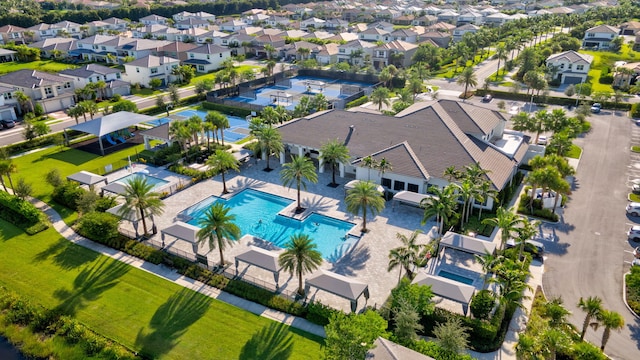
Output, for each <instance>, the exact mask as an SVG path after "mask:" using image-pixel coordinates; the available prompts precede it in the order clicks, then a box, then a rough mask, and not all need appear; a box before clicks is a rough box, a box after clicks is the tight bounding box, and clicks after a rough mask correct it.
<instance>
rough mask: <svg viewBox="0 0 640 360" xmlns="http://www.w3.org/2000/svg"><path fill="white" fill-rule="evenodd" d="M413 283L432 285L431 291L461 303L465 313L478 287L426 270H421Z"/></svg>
mask: <svg viewBox="0 0 640 360" xmlns="http://www.w3.org/2000/svg"><path fill="white" fill-rule="evenodd" d="M412 283H413V284H418V285H428V286H431V291H432V292H433V293H434V294H435V295H437V296H440V297H443V298H445V299H449V300H453V301H455V302H458V303H461V304H462V305H463V308H464V313H465V314H466V313H467V307H468V305H469V303H470V302H471V298H472V297H473V293H474V292H475V291H476V288H475V287H473V286H471V285H466V284H463V283H460V282H457V281H454V280H450V279H447V278H444V277H441V276H434V275H429V274H427V273H426V272H423V271H419V272H418V274H417V275H416V278H415V279H413V282H412Z"/></svg>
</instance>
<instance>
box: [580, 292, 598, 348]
mask: <svg viewBox="0 0 640 360" xmlns="http://www.w3.org/2000/svg"><path fill="white" fill-rule="evenodd" d="M578 307H579V308H580V310H582V311H584V312H585V316H584V321H583V322H582V332H581V333H580V340H581V341H582V340H584V335H585V334H586V333H587V328H588V327H589V325H591V320H592V319H597V318H598V316H599V315H600V312H601V311H602V299H600V298H599V297H597V296H589V297H588V298H586V299H584V298H582V297H581V298H580V301H578Z"/></svg>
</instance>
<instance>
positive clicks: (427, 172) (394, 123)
mask: <svg viewBox="0 0 640 360" xmlns="http://www.w3.org/2000/svg"><path fill="white" fill-rule="evenodd" d="M506 123H507V119H506V118H505V117H504V115H502V114H501V113H500V112H499V111H494V110H490V109H486V108H483V107H480V106H476V105H472V104H468V103H462V102H459V101H454V100H438V101H430V102H421V103H416V104H414V105H412V106H410V107H409V108H407V109H406V110H404V111H402V112H401V113H399V114H397V115H396V116H395V118H390V117H388V116H386V115H378V114H372V113H370V112H357V111H356V112H353V111H343V110H329V111H323V112H318V113H315V114H311V115H309V116H306V117H303V118H300V119H296V120H293V121H290V122H288V123H286V124H284V125H282V126H280V127H279V128H278V130H279V131H280V134H281V136H282V142H283V144H284V145H285V146H284V148H285V149H286V150H285V151H283V152H282V153H281V154H280V161H281V162H284V161H285V160H286V156H287V155H290V154H294V155H299V156H303V155H305V154H310V156H311V157H317V158H320V157H321V156H322V154H321V153H320V149H321V148H322V146H323V144H325V143H326V142H327V141H328V140H333V139H337V140H338V141H339V142H340V143H345V144H347V146H348V148H349V154H350V156H351V160H350V162H349V163H348V164H345V165H343V164H341V165H340V166H339V174H340V176H342V177H345V176H346V177H350V178H353V177H355V179H362V180H367V179H372V180H373V181H375V182H376V183H379V184H381V185H382V186H384V187H385V188H386V189H388V191H390V192H398V191H410V192H415V193H421V194H425V193H429V191H430V188H431V187H438V188H442V187H444V186H446V185H447V184H449V181H448V180H447V179H446V178H445V177H444V175H443V174H444V173H445V170H446V169H447V168H449V167H451V166H453V167H455V168H457V169H464V168H465V167H467V166H470V165H474V164H479V165H480V166H481V167H482V169H484V170H486V173H485V175H484V176H483V177H484V178H485V179H486V180H487V181H489V182H490V184H491V187H492V188H493V189H494V190H498V191H499V190H502V189H503V188H505V187H506V186H508V185H509V184H510V182H511V181H512V179H513V177H514V176H515V174H516V173H517V170H518V165H519V164H520V162H521V161H522V160H523V159H524V157H525V156H526V154H527V151H528V144H527V142H526V138H525V136H524V135H522V134H521V133H517V132H512V131H507V130H505V125H506ZM309 134H313V136H309ZM367 156H371V157H373V158H374V159H376V160H378V161H379V160H381V159H382V158H385V159H386V160H387V161H389V162H390V163H391V164H393V169H392V170H389V171H387V172H385V173H384V174H381V173H380V172H377V171H375V172H373V171H370V169H368V168H367V167H366V166H365V165H364V163H363V159H364V158H365V157H367ZM325 168H326V166H325V164H323V163H322V162H321V161H320V163H319V171H320V172H324V171H325ZM327 169H328V168H327ZM475 206H478V207H483V208H488V209H490V208H492V206H493V200H492V199H490V198H488V199H487V200H486V201H485V202H484V203H483V204H475Z"/></svg>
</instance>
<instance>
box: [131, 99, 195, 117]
mask: <svg viewBox="0 0 640 360" xmlns="http://www.w3.org/2000/svg"><path fill="white" fill-rule="evenodd" d="M198 101H200V98H199V97H198V95H193V96H189V97H186V98H183V99H180V101H179V102H178V104H177V105H175V106H174V107H176V108H177V107H180V106H186V105H191V104H195V103H197V102H198ZM166 112H167V109H166V107H164V106H162V107H157V106H152V107H148V108H144V109H142V110H139V111H138V113H139V114H144V115H158V114H162V113H166Z"/></svg>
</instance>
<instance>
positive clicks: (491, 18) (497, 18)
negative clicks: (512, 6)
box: [484, 12, 513, 26]
mask: <svg viewBox="0 0 640 360" xmlns="http://www.w3.org/2000/svg"><path fill="white" fill-rule="evenodd" d="M511 20H513V18H512V17H511V16H510V15H507V14H503V13H501V12H499V13H495V14H491V15H487V16H485V18H484V23H485V25H489V26H500V25H504V24H506V23H507V22H508V21H511Z"/></svg>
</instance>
